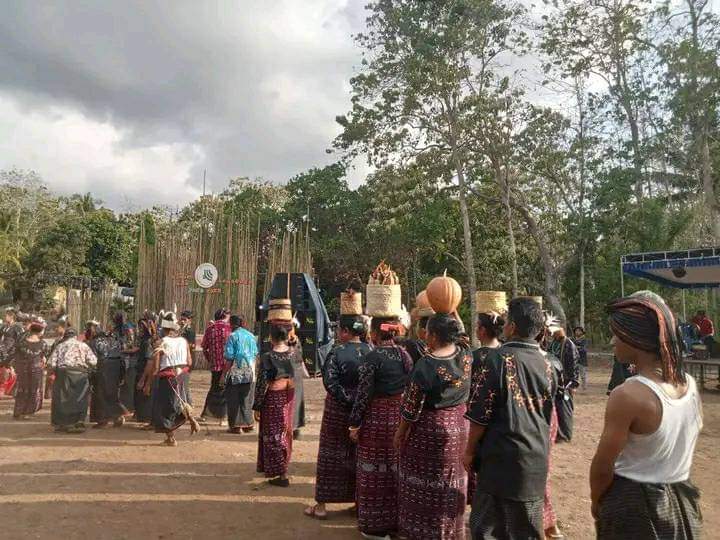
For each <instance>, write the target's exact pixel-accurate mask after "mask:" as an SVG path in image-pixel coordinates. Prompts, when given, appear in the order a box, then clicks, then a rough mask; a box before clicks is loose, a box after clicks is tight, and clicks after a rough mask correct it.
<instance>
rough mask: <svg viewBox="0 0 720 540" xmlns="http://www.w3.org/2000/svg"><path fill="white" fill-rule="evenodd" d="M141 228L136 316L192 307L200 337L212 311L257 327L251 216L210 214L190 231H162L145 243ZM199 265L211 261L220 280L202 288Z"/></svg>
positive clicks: (255, 226)
mask: <svg viewBox="0 0 720 540" xmlns="http://www.w3.org/2000/svg"><path fill="white" fill-rule="evenodd" d="M146 233H147V231H146V230H145V224H144V223H143V224H142V225H141V230H140V244H139V249H138V278H137V286H136V291H135V308H136V315H137V316H139V315H140V314H141V313H142V312H143V311H144V310H150V311H155V312H158V311H160V310H163V309H164V310H166V311H167V310H172V311H174V312H176V313H178V314H179V312H181V311H183V310H186V309H190V310H192V311H193V313H194V316H195V317H194V321H195V322H194V326H195V329H196V330H197V331H198V333H202V332H203V330H204V329H205V328H206V327H207V324H208V322H209V321H210V320H212V316H213V314H214V312H215V310H216V309H218V308H220V307H227V308H229V309H230V310H231V311H232V312H233V313H237V314H240V315H242V316H243V317H245V319H246V320H247V322H248V327H249V328H253V326H254V324H255V304H256V290H257V259H258V243H259V222H258V221H257V220H256V219H253V218H251V217H250V216H249V215H247V216H244V217H241V218H237V217H235V216H227V215H225V214H224V213H223V212H222V210H221V209H218V210H211V211H210V212H209V213H206V214H205V215H204V216H203V220H202V223H201V224H200V225H197V226H196V227H194V228H192V227H190V228H178V230H171V231H164V232H163V233H161V234H158V235H157V238H156V239H155V241H154V242H150V241H148V235H147V234H146ZM201 263H212V264H213V265H215V267H216V268H217V269H218V273H219V278H218V282H217V283H216V285H215V286H214V287H212V288H210V289H204V290H202V289H200V288H199V287H197V284H196V283H195V278H194V273H195V269H196V268H197V266H198V265H199V264H201Z"/></svg>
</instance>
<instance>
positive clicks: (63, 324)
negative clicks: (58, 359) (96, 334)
mask: <svg viewBox="0 0 720 540" xmlns="http://www.w3.org/2000/svg"><path fill="white" fill-rule="evenodd" d="M71 326H72V325H71V324H70V321H69V320H68V318H67V316H65V315H63V316H62V317H60V318H59V319H58V320H57V329H56V330H57V338H56V339H55V341H54V342H53V344H52V345H51V346H50V352H48V358H50V357H51V356H52V354H53V353H54V352H55V349H56V348H57V346H58V345H60V344H61V343H63V342H64V341H65V340H67V339H69V338H67V337H65V333H66V332H67V330H68V329H69V328H70V327H71ZM75 336H77V332H76V333H75ZM54 382H55V373H53V371H52V370H51V369H48V370H47V373H46V374H45V399H50V398H51V397H52V389H53V383H54Z"/></svg>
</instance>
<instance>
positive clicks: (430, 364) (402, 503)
mask: <svg viewBox="0 0 720 540" xmlns="http://www.w3.org/2000/svg"><path fill="white" fill-rule="evenodd" d="M459 337H460V328H459V325H458V323H457V320H455V319H454V318H453V317H451V316H449V315H445V314H437V315H434V316H433V317H431V318H430V320H429V321H428V325H427V342H428V347H429V349H430V351H431V352H430V353H428V354H427V355H425V356H423V357H422V358H421V359H420V360H419V361H418V363H417V364H415V369H414V370H413V372H412V375H411V376H410V381H409V383H408V385H407V387H406V389H405V392H404V394H403V401H402V406H401V409H400V410H401V413H400V414H401V417H402V418H401V420H400V426H399V428H398V430H397V433H396V434H395V447H396V448H398V449H400V475H399V476H400V484H399V487H400V489H399V525H400V534H401V535H402V536H404V537H405V538H408V539H417V540H429V539H433V538H437V539H442V540H445V539H458V538H465V523H464V521H463V514H464V512H465V505H466V504H465V497H466V495H467V474H466V472H465V468H464V467H463V462H462V458H463V454H464V451H465V446H466V444H467V434H468V421H467V420H466V419H465V417H464V416H465V413H466V412H467V403H468V396H469V395H470V377H471V371H472V354H471V353H470V351H469V350H468V349H467V348H466V346H465V345H464V344H460V342H459Z"/></svg>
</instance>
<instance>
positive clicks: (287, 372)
mask: <svg viewBox="0 0 720 540" xmlns="http://www.w3.org/2000/svg"><path fill="white" fill-rule="evenodd" d="M294 356H295V350H294V349H290V350H288V351H287V352H277V351H269V352H266V353H263V354H261V355H260V360H259V361H258V364H257V381H256V382H255V400H254V401H253V406H252V408H253V410H254V411H259V410H261V409H262V406H263V404H264V403H265V394H266V393H267V389H268V386H270V383H271V382H272V381H277V380H279V379H293V378H294V377H295V369H296V368H295V367H294V366H293V362H294Z"/></svg>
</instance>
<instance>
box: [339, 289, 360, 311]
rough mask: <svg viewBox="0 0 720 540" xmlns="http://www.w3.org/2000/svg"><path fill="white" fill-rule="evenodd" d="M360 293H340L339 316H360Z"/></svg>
mask: <svg viewBox="0 0 720 540" xmlns="http://www.w3.org/2000/svg"><path fill="white" fill-rule="evenodd" d="M362 312H363V309H362V293H359V292H357V291H352V290H348V291H345V292H341V293H340V315H362Z"/></svg>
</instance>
